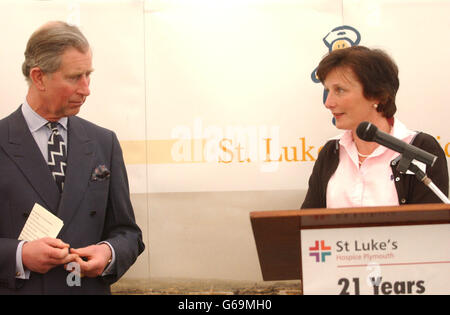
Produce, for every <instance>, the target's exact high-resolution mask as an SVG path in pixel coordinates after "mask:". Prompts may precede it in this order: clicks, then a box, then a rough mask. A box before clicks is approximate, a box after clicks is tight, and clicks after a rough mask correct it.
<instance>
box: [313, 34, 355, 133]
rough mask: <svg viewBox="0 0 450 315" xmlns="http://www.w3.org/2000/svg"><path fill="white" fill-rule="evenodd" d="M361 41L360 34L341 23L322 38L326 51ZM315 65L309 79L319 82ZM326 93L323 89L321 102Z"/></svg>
mask: <svg viewBox="0 0 450 315" xmlns="http://www.w3.org/2000/svg"><path fill="white" fill-rule="evenodd" d="M360 41H361V34H359V32H358V31H357V30H356V29H355V28H354V27H351V26H348V25H342V26H338V27H335V28H334V29H332V30H331V32H329V33H328V34H327V35H326V36H325V37H324V38H323V42H324V44H325V46H327V48H328V51H329V52H332V51H333V50H337V49H342V48H347V47H351V46H357V45H358V44H359V42H360ZM316 72H317V67H316V68H315V69H314V71H313V72H312V73H311V80H312V81H313V82H314V83H320V81H319V78H318V77H317V73H316ZM327 96H328V93H327V91H325V90H324V91H323V99H322V101H323V103H324V104H325V101H326V100H327ZM332 123H333V125H336V121H335V118H334V117H333V119H332Z"/></svg>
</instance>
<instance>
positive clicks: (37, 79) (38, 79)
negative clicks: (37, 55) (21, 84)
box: [30, 67, 45, 91]
mask: <svg viewBox="0 0 450 315" xmlns="http://www.w3.org/2000/svg"><path fill="white" fill-rule="evenodd" d="M44 76H45V74H44V72H42V70H41V68H39V67H34V68H31V69H30V79H31V82H32V83H33V85H34V86H36V88H37V89H38V90H39V91H45V83H44Z"/></svg>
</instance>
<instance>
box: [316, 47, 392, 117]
mask: <svg viewBox="0 0 450 315" xmlns="http://www.w3.org/2000/svg"><path fill="white" fill-rule="evenodd" d="M336 68H349V69H351V70H352V71H353V73H354V74H355V75H356V77H357V78H358V80H359V82H360V83H361V85H362V86H363V93H364V97H365V98H367V99H378V100H379V104H378V107H377V111H378V112H381V113H382V114H383V116H384V117H386V118H391V117H393V116H394V114H395V112H396V111H397V106H396V105H395V95H396V94H397V90H398V87H399V85H400V82H399V79H398V67H397V65H396V64H395V62H394V61H393V60H392V58H391V57H389V56H388V55H387V54H386V53H385V52H384V51H382V50H379V49H369V48H367V47H364V46H353V47H349V48H343V49H338V50H334V51H332V52H330V53H329V54H328V55H326V56H325V57H324V58H323V59H322V61H321V62H320V63H319V66H318V68H317V77H318V78H319V80H320V81H321V82H322V83H323V82H324V81H325V78H326V77H327V75H328V74H329V73H330V71H332V70H334V69H336Z"/></svg>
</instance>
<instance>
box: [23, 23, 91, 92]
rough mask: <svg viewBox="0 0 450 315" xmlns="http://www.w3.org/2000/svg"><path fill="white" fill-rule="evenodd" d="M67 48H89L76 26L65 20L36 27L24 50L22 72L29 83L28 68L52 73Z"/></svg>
mask: <svg viewBox="0 0 450 315" xmlns="http://www.w3.org/2000/svg"><path fill="white" fill-rule="evenodd" d="M68 48H75V49H77V50H78V51H80V52H82V53H86V52H87V51H88V50H89V42H88V41H87V39H86V37H84V35H83V34H82V33H81V31H80V30H79V28H78V27H76V26H74V25H69V24H67V23H65V22H61V21H54V22H49V23H46V24H45V25H43V26H42V27H40V28H39V29H37V30H36V31H35V32H34V33H33V34H32V35H31V37H30V39H29V40H28V43H27V48H26V50H25V53H24V55H25V61H24V62H23V64H22V72H23V75H24V76H25V79H26V81H27V83H28V84H31V79H30V70H31V69H32V68H34V67H39V68H40V69H41V70H42V72H44V73H54V72H56V71H57V70H58V69H59V67H60V65H61V56H62V54H63V53H64V51H65V50H66V49H68Z"/></svg>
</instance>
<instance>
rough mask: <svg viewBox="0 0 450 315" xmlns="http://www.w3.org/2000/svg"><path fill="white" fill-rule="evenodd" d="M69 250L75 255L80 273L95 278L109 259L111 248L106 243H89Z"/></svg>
mask: <svg viewBox="0 0 450 315" xmlns="http://www.w3.org/2000/svg"><path fill="white" fill-rule="evenodd" d="M70 252H71V253H73V254H76V255H77V259H76V262H77V263H78V264H79V265H80V270H81V274H83V275H85V276H87V277H90V278H95V277H98V276H100V275H101V274H102V273H103V271H104V270H105V268H106V266H107V265H108V263H109V262H110V260H111V256H112V253H111V249H110V248H109V246H108V245H107V244H99V245H91V246H87V247H83V248H78V249H74V248H71V249H70Z"/></svg>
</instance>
